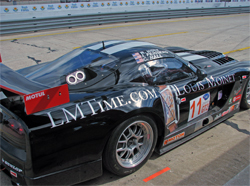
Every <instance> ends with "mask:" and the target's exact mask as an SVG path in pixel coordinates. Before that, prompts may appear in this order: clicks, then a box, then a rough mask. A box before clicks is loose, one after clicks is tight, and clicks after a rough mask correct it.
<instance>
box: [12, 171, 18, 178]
mask: <svg viewBox="0 0 250 186" xmlns="http://www.w3.org/2000/svg"><path fill="white" fill-rule="evenodd" d="M10 174H11V175H12V176H14V177H16V178H17V173H15V172H13V171H12V170H11V171H10Z"/></svg>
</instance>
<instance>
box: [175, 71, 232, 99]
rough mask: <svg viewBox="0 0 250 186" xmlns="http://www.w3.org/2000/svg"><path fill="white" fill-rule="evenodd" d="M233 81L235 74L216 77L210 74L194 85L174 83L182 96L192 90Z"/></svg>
mask: <svg viewBox="0 0 250 186" xmlns="http://www.w3.org/2000/svg"><path fill="white" fill-rule="evenodd" d="M232 82H235V78H234V74H232V75H226V76H221V77H216V78H214V77H213V76H210V77H209V78H208V77H206V78H205V79H204V80H202V81H199V82H197V83H195V84H193V85H191V84H186V85H184V86H183V87H181V88H178V87H177V86H176V85H174V87H175V88H176V90H177V92H178V95H179V96H181V95H185V94H189V93H191V92H196V91H200V90H205V89H208V88H212V87H216V86H220V85H225V84H228V83H232Z"/></svg>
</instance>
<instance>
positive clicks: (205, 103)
mask: <svg viewBox="0 0 250 186" xmlns="http://www.w3.org/2000/svg"><path fill="white" fill-rule="evenodd" d="M209 104H210V93H209V92H208V93H206V94H203V95H201V96H199V97H197V98H195V99H192V100H191V101H190V108H189V116H188V121H191V120H192V119H194V118H197V117H198V116H200V115H201V114H204V113H205V112H207V111H208V109H209Z"/></svg>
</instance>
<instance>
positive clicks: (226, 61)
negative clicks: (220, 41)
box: [213, 57, 235, 65]
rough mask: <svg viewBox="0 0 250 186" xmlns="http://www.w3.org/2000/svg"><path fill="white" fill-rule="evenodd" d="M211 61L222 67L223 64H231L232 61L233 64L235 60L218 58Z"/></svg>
mask: <svg viewBox="0 0 250 186" xmlns="http://www.w3.org/2000/svg"><path fill="white" fill-rule="evenodd" d="M213 61H214V62H215V63H217V64H219V65H223V64H225V63H228V62H233V61H234V62H235V60H234V59H233V58H231V57H223V58H219V59H214V60H213Z"/></svg>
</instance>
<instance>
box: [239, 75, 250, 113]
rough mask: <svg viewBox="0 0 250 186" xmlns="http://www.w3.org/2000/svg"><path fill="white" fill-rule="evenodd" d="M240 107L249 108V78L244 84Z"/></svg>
mask: <svg viewBox="0 0 250 186" xmlns="http://www.w3.org/2000/svg"><path fill="white" fill-rule="evenodd" d="M240 107H241V108H243V109H249V108H250V79H248V82H247V84H246V87H245V89H244V92H243V95H242V99H241V103H240Z"/></svg>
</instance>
